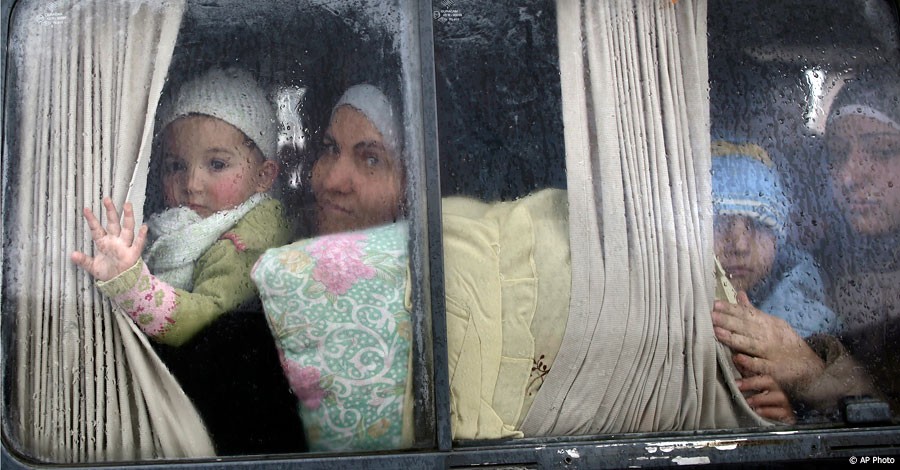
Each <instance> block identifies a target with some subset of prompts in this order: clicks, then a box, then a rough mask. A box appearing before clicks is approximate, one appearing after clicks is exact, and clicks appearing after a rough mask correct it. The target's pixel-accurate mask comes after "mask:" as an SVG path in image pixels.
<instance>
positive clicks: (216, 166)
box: [209, 160, 228, 171]
mask: <svg viewBox="0 0 900 470" xmlns="http://www.w3.org/2000/svg"><path fill="white" fill-rule="evenodd" d="M226 167H228V165H227V164H225V162H223V161H222V160H213V161H211V162H209V168H210V169H212V170H214V171H220V170H224V169H225V168H226Z"/></svg>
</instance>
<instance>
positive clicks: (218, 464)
mask: <svg viewBox="0 0 900 470" xmlns="http://www.w3.org/2000/svg"><path fill="white" fill-rule="evenodd" d="M893 1H894V3H895V4H897V6H898V9H900V2H897V0H893ZM13 7H14V2H5V3H4V4H3V6H2V36H3V41H4V47H3V52H4V54H3V55H2V57H0V60H2V63H0V73H2V81H3V82H2V87H3V94H2V98H0V107H2V108H3V110H4V117H5V113H6V106H7V90H8V83H7V80H8V78H7V56H6V49H7V44H8V43H7V41H8V38H9V31H10V27H9V26H10V21H11V18H12V10H13ZM438 8H440V5H439V2H438V1H437V0H435V1H434V2H419V4H418V18H417V23H416V24H415V25H414V27H416V28H418V35H419V38H420V41H421V42H420V57H419V60H421V67H422V82H421V90H420V92H421V106H422V112H421V122H422V126H423V128H422V129H423V145H424V147H423V151H424V154H423V155H424V158H423V159H422V161H423V164H422V166H421V168H414V169H413V171H417V172H418V173H419V176H420V178H421V181H422V182H423V184H422V186H421V187H419V188H417V189H416V190H417V191H419V194H420V195H421V196H424V197H420V198H418V202H417V207H416V208H414V209H413V210H412V213H413V214H414V219H415V220H413V221H412V224H411V226H412V227H413V229H412V230H411V246H413V247H414V252H413V253H412V254H411V256H412V259H414V260H416V262H414V263H413V279H414V283H415V284H416V286H415V288H416V289H418V291H419V292H423V293H424V294H425V295H423V296H422V297H421V298H420V299H418V302H419V303H420V304H419V305H416V309H423V310H430V312H431V324H428V322H427V321H426V322H425V323H424V324H422V325H421V328H424V329H430V331H431V332H432V335H433V345H427V344H424V343H423V344H419V345H417V346H416V348H417V349H416V350H415V353H416V354H421V355H422V357H427V356H428V355H431V360H432V363H433V367H434V368H433V371H432V372H428V371H427V370H426V369H422V368H419V366H416V367H417V369H416V372H415V373H416V374H417V375H424V374H432V373H433V376H431V377H430V380H431V381H430V383H431V384H433V389H432V390H430V394H431V396H425V397H421V398H422V402H421V403H417V405H424V406H428V405H429V403H428V402H429V401H431V400H432V399H433V401H432V402H431V403H433V406H432V409H433V411H434V415H433V417H428V416H424V417H422V418H420V419H419V422H418V423H417V425H419V426H426V427H430V426H433V427H432V429H433V436H434V442H433V445H432V446H431V448H430V449H419V450H415V449H414V450H408V451H396V452H377V453H366V454H352V453H351V454H347V453H342V454H297V455H277V456H251V457H227V458H215V459H211V460H207V461H182V460H178V461H141V462H135V463H134V465H129V464H127V463H122V462H118V463H114V464H112V465H110V467H111V468H119V467H121V468H125V467H133V466H141V467H158V466H159V467H162V466H164V467H170V466H173V465H177V466H179V467H184V468H226V467H235V466H253V467H258V468H272V469H275V468H281V467H284V466H288V465H298V466H303V467H304V468H348V469H349V468H360V467H368V468H440V467H468V466H522V467H526V468H532V467H538V468H543V467H556V468H605V467H612V468H620V467H625V466H628V465H637V466H659V465H675V464H706V463H709V464H722V465H728V464H735V465H737V464H745V463H757V464H758V463H762V462H765V463H766V464H769V465H776V464H777V465H778V466H781V465H784V466H787V465H789V464H792V463H796V462H800V461H808V460H809V459H815V460H816V461H817V463H828V462H834V463H845V462H848V461H850V462H852V460H850V459H852V458H862V457H870V458H871V457H875V456H878V457H884V458H891V456H893V455H898V454H900V426H895V425H888V426H868V427H867V426H861V425H860V426H850V427H845V428H837V429H831V428H828V429H823V428H821V427H809V428H805V427H804V428H791V429H790V430H711V431H684V432H662V433H643V434H622V435H613V436H610V435H597V436H567V437H551V438H523V439H514V440H490V441H465V442H453V441H452V439H451V433H450V410H449V400H450V397H449V378H448V376H447V352H446V327H445V317H444V299H443V288H444V279H443V262H442V260H443V256H442V255H443V253H442V252H443V250H442V244H441V192H440V188H441V184H440V183H441V176H440V170H439V168H440V165H439V164H438V162H439V158H440V155H439V139H438V137H439V135H438V115H437V106H436V101H437V92H436V89H435V67H434V60H435V58H434V29H433V26H434V24H433V21H434V17H433V14H434V10H435V9H438ZM897 22H898V25H900V17H898V18H897ZM5 131H6V128H5V127H3V128H2V129H0V138H3V139H4V140H3V142H4V149H3V150H4V160H6V159H7V158H8V157H6V155H7V146H6V138H7V137H6V136H5V134H3V133H4V132H5ZM3 170H4V173H3V175H2V178H3V184H4V187H6V186H7V183H8V180H7V170H8V162H4V163H3ZM4 200H5V198H4ZM4 211H5V208H4ZM4 213H5V212H4ZM0 282H2V280H0ZM426 317H427V315H426ZM0 341H2V342H3V343H4V344H10V343H11V342H12V341H14V338H12V333H11V332H10V331H9V329H8V328H7V329H5V330H4V331H3V332H2V334H0ZM5 375H6V374H5V371H4V380H5V378H6V377H5ZM4 383H6V382H5V381H4ZM4 392H6V390H4ZM432 397H433V398H432ZM2 442H3V445H2V448H0V466H3V467H5V468H30V467H65V465H57V464H45V463H41V462H34V461H31V460H29V459H28V458H27V457H26V456H23V455H21V454H19V453H18V452H17V451H16V449H15V446H14V445H13V444H12V443H11V442H10V441H9V439H8V436H7V433H6V429H5V426H4V432H3V436H2ZM87 465H88V466H97V464H87Z"/></svg>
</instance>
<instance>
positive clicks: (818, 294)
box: [712, 141, 839, 337]
mask: <svg viewBox="0 0 900 470" xmlns="http://www.w3.org/2000/svg"><path fill="white" fill-rule="evenodd" d="M712 155H713V159H712V172H713V174H712V180H713V205H714V210H715V222H714V225H715V252H716V257H717V258H718V259H719V261H720V262H721V263H722V266H723V268H724V269H725V272H726V273H727V274H728V277H729V279H730V280H731V283H732V285H733V286H734V288H735V289H736V290H737V291H744V292H746V293H747V297H749V300H750V303H751V304H753V305H754V306H755V307H756V308H758V309H759V310H762V311H763V312H766V313H769V314H771V315H775V316H777V317H779V318H781V319H783V320H785V321H786V322H787V323H788V324H790V325H791V327H792V328H794V330H796V331H797V333H798V334H800V336H803V337H807V336H810V335H812V334H814V333H833V332H836V331H837V330H838V328H839V327H838V322H837V318H836V316H835V314H834V312H832V311H831V309H829V308H828V307H827V306H826V305H825V292H824V284H823V282H822V277H821V274H820V272H819V268H818V267H817V266H816V265H815V263H814V262H813V259H812V256H811V255H810V254H809V253H806V252H804V251H802V250H800V249H799V248H796V247H793V246H791V245H789V244H788V243H787V242H786V235H785V223H786V221H787V218H788V214H789V212H790V211H789V203H788V199H787V197H786V196H785V194H784V187H783V186H782V184H781V179H780V177H779V175H778V173H777V172H776V170H775V168H774V167H773V164H772V161H771V159H770V158H769V155H768V153H766V151H765V150H763V149H762V148H761V147H759V146H757V145H754V144H749V143H744V144H735V143H731V142H725V141H716V142H713V146H712Z"/></svg>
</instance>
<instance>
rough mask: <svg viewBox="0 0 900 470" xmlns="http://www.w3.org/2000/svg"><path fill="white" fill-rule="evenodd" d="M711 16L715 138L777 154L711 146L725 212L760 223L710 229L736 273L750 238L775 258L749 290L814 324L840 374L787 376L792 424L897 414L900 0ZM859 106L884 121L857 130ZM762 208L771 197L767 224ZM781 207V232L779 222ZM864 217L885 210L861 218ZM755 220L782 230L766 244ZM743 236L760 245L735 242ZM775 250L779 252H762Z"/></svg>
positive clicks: (745, 7) (735, 6)
mask: <svg viewBox="0 0 900 470" xmlns="http://www.w3.org/2000/svg"><path fill="white" fill-rule="evenodd" d="M708 18H709V38H710V40H709V75H710V108H711V118H712V122H711V133H712V139H713V140H714V141H716V140H724V141H728V142H732V143H739V144H745V145H746V144H749V145H750V146H756V147H755V148H756V149H758V150H759V151H760V152H758V153H757V154H756V155H757V156H758V155H760V154H764V158H765V159H769V162H768V166H769V169H764V168H763V167H761V166H759V165H758V164H756V163H759V161H760V159H759V158H756V157H752V156H751V157H750V158H749V159H747V160H745V161H744V163H734V162H735V161H737V160H735V159H734V158H732V159H731V160H730V161H731V163H727V162H724V163H723V161H722V160H720V161H719V163H718V165H717V163H716V160H717V157H716V154H717V152H716V149H715V146H714V151H713V170H714V173H713V175H712V177H713V188H714V192H715V191H716V190H718V191H719V192H720V193H721V194H720V196H721V197H722V198H724V199H726V200H727V201H725V202H722V201H721V198H720V202H722V206H717V208H718V209H719V210H720V212H721V213H729V211H731V212H730V213H731V214H732V215H733V214H734V213H736V211H740V210H745V212H744V213H745V215H748V217H745V218H743V220H745V221H746V220H749V221H751V222H753V223H756V224H757V228H752V227H750V228H748V227H743V228H741V229H740V230H743V231H744V234H743V235H737V236H731V235H728V234H726V231H727V230H731V231H732V232H733V233H735V234H738V232H735V230H736V229H735V226H734V225H733V219H734V218H735V217H733V216H732V217H731V218H728V217H722V218H721V220H722V221H723V223H722V225H724V224H725V223H729V224H732V225H731V226H730V227H731V228H730V229H726V228H722V229H721V230H718V229H717V232H716V237H717V240H716V241H717V254H719V255H720V259H721V258H722V255H723V254H724V257H725V258H729V259H730V261H729V262H730V263H731V264H732V266H733V267H734V269H735V270H736V271H737V273H736V274H735V276H734V277H733V279H732V280H738V281H740V282H744V281H745V280H746V277H747V276H746V273H747V272H750V271H752V269H750V268H749V267H748V266H750V265H752V262H751V261H747V260H750V259H751V258H753V256H751V253H750V252H751V249H753V250H756V251H757V253H756V255H755V256H756V258H755V259H757V264H759V265H760V266H763V268H764V267H765V266H768V268H769V269H768V270H766V269H763V271H764V272H763V273H762V275H761V276H760V277H761V279H760V280H759V282H756V283H753V284H752V285H753V287H751V288H749V291H748V294H749V297H750V300H751V301H752V302H753V303H754V304H755V305H756V306H764V307H760V309H761V310H763V311H767V313H771V314H772V315H775V316H777V317H780V318H782V319H784V320H785V321H786V322H787V324H788V325H790V326H791V327H792V328H793V330H794V331H795V332H796V333H797V334H798V335H799V336H802V337H805V342H806V343H807V344H809V345H810V346H812V347H813V349H815V350H816V352H817V353H818V354H819V355H820V356H821V357H822V359H823V360H824V364H825V367H826V371H828V372H827V373H828V374H832V375H833V376H834V377H835V378H836V379H835V380H833V381H832V382H829V381H827V380H824V378H823V377H824V376H823V375H820V374H818V373H814V374H812V375H809V376H806V377H805V378H804V379H803V380H804V381H805V382H806V383H805V384H801V383H797V381H796V380H795V379H794V378H790V377H786V376H785V377H784V380H783V381H782V385H783V386H785V388H786V391H788V394H789V396H790V398H791V405H792V408H793V411H794V412H795V414H796V419H797V422H798V423H800V424H803V423H823V424H829V423H830V424H835V423H836V424H837V425H840V424H841V423H844V424H846V423H848V422H852V420H854V419H858V416H857V417H854V416H853V411H852V410H854V409H855V410H867V411H873V410H874V414H873V415H872V416H874V418H871V419H874V420H875V421H879V420H880V421H889V420H890V419H891V416H893V417H894V419H896V417H897V416H898V413H900V409H898V408H897V406H898V398H900V394H898V392H900V389H898V387H897V380H896V378H895V377H896V375H897V370H898V369H897V368H898V367H900V361H898V356H897V354H896V350H897V345H898V341H900V334H898V333H900V328H898V318H900V317H898V315H900V299H898V298H897V296H896V295H894V294H891V293H890V292H893V291H894V290H895V289H894V288H892V287H888V286H892V285H895V283H896V279H897V275H898V268H900V264H898V263H900V258H898V253H900V243H898V241H900V238H898V233H900V223H898V219H897V216H896V214H897V211H898V208H897V207H898V205H897V203H898V201H900V199H898V192H897V189H896V181H897V179H900V127H898V122H900V121H897V119H900V107H898V101H897V100H898V96H900V88H898V87H897V83H900V81H898V80H900V43H898V24H897V12H896V3H893V2H887V1H885V2H880V1H858V2H857V1H854V2H840V3H833V4H822V3H818V2H808V1H792V2H780V3H779V6H778V8H777V9H776V10H770V9H768V8H761V7H760V6H759V5H757V4H755V3H753V2H732V1H721V0H714V1H710V2H709V16H708ZM854 89H855V90H854ZM873 110H874V111H873ZM876 111H877V112H876ZM842 113H843V115H842ZM854 113H859V114H861V115H866V116H869V117H871V118H872V122H873V123H875V124H873V125H874V126H876V127H877V126H878V124H877V123H879V122H880V123H881V124H884V126H883V127H879V128H878V129H868V130H866V129H865V128H864V127H865V126H863V127H862V128H859V127H857V128H854V129H851V130H848V128H847V125H848V123H849V122H850V119H848V120H846V121H845V120H843V119H839V118H840V117H846V115H848V114H854ZM851 119H852V118H851ZM879 119H880V121H879ZM841 122H844V124H841ZM876 131H879V132H882V133H879V134H876ZM718 150H719V152H718V153H719V155H722V154H730V155H731V156H732V157H734V155H735V154H741V153H742V152H741V151H740V150H735V149H734V148H731V149H729V150H727V151H722V148H721V147H719V148H718ZM745 150H746V149H745ZM748 153H753V152H752V151H751V152H746V151H745V152H743V155H744V157H745V158H747V155H748ZM754 158H755V159H756V162H755V163H750V160H753V159H754ZM726 160H727V159H726ZM717 169H719V171H720V173H719V174H716V173H715V171H716V170H717ZM717 180H718V182H719V183H720V184H719V185H718V188H717V185H716V182H717ZM751 190H753V191H752V192H751ZM741 191H744V192H743V193H741V194H745V195H746V196H747V197H746V198H745V199H747V200H746V201H744V202H745V203H752V204H757V203H758V204H759V206H756V208H753V209H751V208H749V206H747V205H743V206H742V204H741V203H735V198H736V197H737V194H738V193H739V192H741ZM714 197H715V194H714ZM725 206H727V207H725ZM759 207H769V208H773V207H774V208H776V211H775V212H772V213H769V215H770V216H771V218H770V219H769V220H768V222H767V223H763V224H762V225H759V221H760V220H762V218H761V217H760V216H761V214H762V212H765V210H757V208H759ZM742 208H743V209H742ZM776 212H777V213H776ZM775 219H780V220H779V221H778V224H777V225H780V226H781V227H780V228H779V230H780V232H779V231H778V230H776V231H774V232H773V229H772V227H774V226H775V225H776V224H775V222H774V220H775ZM870 219H877V220H878V221H879V222H878V224H870V223H868V222H865V223H863V222H860V221H861V220H862V221H867V220H870ZM876 225H877V226H876ZM760 227H761V228H760ZM760 230H761V231H762V232H764V233H768V234H769V235H768V236H769V237H773V238H770V240H771V244H770V245H769V248H765V243H766V242H765V241H764V239H765V238H766V236H762V237H757V238H753V237H754V235H753V233H755V231H760ZM738 239H741V240H757V241H759V240H763V241H762V244H763V245H760V244H759V243H756V245H751V244H750V242H749V241H748V242H747V243H745V244H744V245H742V246H740V247H739V246H738V245H737V244H736V243H734V240H738ZM726 245H727V246H726ZM751 246H755V248H751ZM760 246H763V248H760ZM767 251H768V253H769V255H772V256H770V259H769V260H768V261H766V262H763V261H759V260H761V259H763V258H762V256H763V255H764V254H765V253H766V252H767ZM760 253H762V255H760ZM723 263H724V261H723ZM766 263H768V264H766ZM727 269H728V268H727V267H726V270H727ZM801 357H803V354H800V353H797V354H796V356H795V358H792V359H787V358H779V360H776V361H775V362H776V363H778V364H779V365H778V366H777V367H780V368H784V367H790V366H792V365H793V366H795V367H801V368H804V369H807V370H812V369H814V367H808V366H807V365H801V364H804V363H803V362H802V361H801V359H800V358H801ZM838 357H843V359H840V360H838V359H837V358H838ZM837 362H840V363H842V364H844V366H843V367H847V364H851V363H853V364H854V365H855V366H859V365H863V368H864V369H865V372H864V373H861V374H859V375H856V374H854V373H852V372H850V370H849V368H848V370H840V367H841V366H839V365H836V363H837ZM806 364H808V363H806ZM775 370H777V368H776V369H775ZM782 370H783V369H782ZM810 382H811V383H813V384H816V385H814V386H812V388H816V389H817V391H816V392H815V393H811V392H810V390H809V389H810V385H809V383H810ZM862 383H867V384H868V385H867V386H865V387H862V386H858V384H862ZM829 394H831V397H830V399H825V396H826V395H829ZM845 395H864V396H863V397H851V396H848V397H846V398H844V396H845ZM841 399H843V400H841ZM835 400H837V401H835ZM848 404H849V406H848ZM854 406H855V408H854ZM888 407H890V411H888ZM848 410H849V411H848Z"/></svg>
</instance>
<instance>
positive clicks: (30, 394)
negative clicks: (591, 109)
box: [6, 0, 213, 463]
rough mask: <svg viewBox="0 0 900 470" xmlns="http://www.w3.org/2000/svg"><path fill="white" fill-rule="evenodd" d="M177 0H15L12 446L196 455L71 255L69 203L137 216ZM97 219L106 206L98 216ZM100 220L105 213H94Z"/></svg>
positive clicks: (195, 430) (85, 237)
mask: <svg viewBox="0 0 900 470" xmlns="http://www.w3.org/2000/svg"><path fill="white" fill-rule="evenodd" d="M183 3H184V1H183V0H132V1H127V0H63V1H56V2H20V4H19V5H18V6H17V8H16V10H15V16H14V31H13V34H14V36H13V39H12V40H11V42H10V47H11V49H12V55H13V60H14V66H15V71H16V74H17V75H16V76H17V80H16V81H15V82H14V83H11V84H10V89H11V91H12V92H13V94H14V96H15V97H16V98H17V101H16V106H17V109H18V117H19V122H18V123H17V125H16V126H15V127H14V129H15V130H14V131H13V132H12V133H11V139H13V140H15V141H16V142H17V144H16V147H15V148H16V149H17V150H18V152H17V154H16V155H15V156H14V157H13V159H14V160H15V162H16V165H15V166H16V167H17V168H18V172H17V179H16V180H14V181H12V182H11V183H12V187H13V191H14V195H13V197H12V198H11V201H12V203H11V204H10V207H9V208H8V217H7V221H6V223H7V224H8V225H9V227H8V230H9V233H10V234H11V240H10V246H12V247H14V248H12V249H9V250H7V252H6V257H7V265H8V266H9V268H8V269H9V270H10V272H9V273H8V276H7V277H6V279H7V280H8V285H7V292H11V293H12V295H10V299H8V300H10V301H11V303H12V305H13V307H12V308H13V309H14V310H15V321H16V331H15V342H16V349H15V352H14V358H13V360H14V361H15V364H16V371H15V373H14V378H13V380H14V384H13V387H12V388H13V390H12V394H13V397H12V404H13V405H12V407H13V410H12V414H13V418H12V419H13V420H14V424H13V428H14V433H15V435H14V436H13V438H14V439H15V443H14V445H15V446H16V447H17V448H19V450H20V451H22V452H24V453H25V454H28V455H31V456H33V457H35V458H38V459H41V460H46V461H52V462H64V463H70V462H95V461H120V460H132V459H147V458H172V457H191V456H208V455H212V454H213V450H212V444H211V441H210V439H209V436H208V434H207V432H206V430H205V428H204V427H203V424H202V422H201V420H200V418H199V415H198V414H197V412H196V411H195V409H194V407H193V405H192V404H191V403H190V401H189V400H188V399H187V397H186V396H185V395H184V393H183V392H182V390H181V388H180V387H179V386H178V384H177V382H175V380H174V379H173V377H172V376H171V375H170V374H169V373H168V371H167V370H166V369H165V367H164V366H163V365H162V363H161V362H160V361H159V359H158V358H157V357H156V356H155V354H154V353H153V351H152V349H150V347H149V344H148V343H147V339H146V337H145V336H143V335H142V334H141V333H140V332H139V331H138V330H137V328H136V327H135V326H134V325H133V323H132V322H131V321H130V320H128V319H127V318H126V317H125V316H124V315H121V314H118V313H115V312H113V311H112V310H111V307H110V305H109V303H108V302H106V301H105V300H104V299H103V298H102V297H101V296H100V295H99V293H98V292H97V291H96V290H95V289H94V287H93V281H92V280H91V279H90V277H89V276H88V275H86V274H85V273H84V272H82V271H79V270H76V268H75V266H74V265H73V264H72V263H71V261H70V260H69V255H70V253H71V252H72V251H73V250H76V249H77V250H83V251H86V252H88V253H90V250H91V249H92V246H91V240H90V234H89V233H88V230H87V228H86V226H85V224H84V220H83V218H82V217H81V211H80V209H81V208H82V207H84V206H88V207H91V208H92V209H93V210H94V211H95V213H99V212H102V211H101V210H100V209H101V206H100V200H101V198H102V197H103V196H111V197H112V198H113V200H114V201H115V203H116V204H117V205H118V206H119V207H121V205H122V203H123V202H124V201H125V200H126V199H130V200H131V201H132V202H133V203H134V206H135V208H136V212H137V216H138V217H139V220H140V217H141V213H140V209H141V207H142V205H143V200H144V191H145V184H146V174H147V161H148V158H149V152H150V143H151V136H152V132H153V116H154V113H155V110H156V105H157V101H158V98H159V95H160V91H161V90H162V86H163V83H164V81H165V76H166V72H167V70H168V66H169V63H170V60H171V55H172V50H173V48H174V44H175V39H176V36H177V33H178V28H179V24H180V21H181V16H182V13H183V10H184V4H183ZM104 219H105V216H104ZM104 223H105V220H104Z"/></svg>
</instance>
